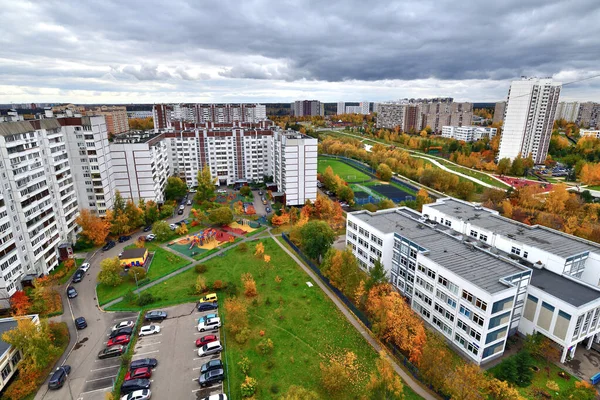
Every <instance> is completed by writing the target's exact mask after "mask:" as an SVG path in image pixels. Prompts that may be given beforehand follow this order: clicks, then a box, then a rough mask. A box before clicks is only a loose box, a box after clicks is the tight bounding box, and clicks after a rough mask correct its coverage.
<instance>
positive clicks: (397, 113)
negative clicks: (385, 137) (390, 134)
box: [376, 103, 408, 129]
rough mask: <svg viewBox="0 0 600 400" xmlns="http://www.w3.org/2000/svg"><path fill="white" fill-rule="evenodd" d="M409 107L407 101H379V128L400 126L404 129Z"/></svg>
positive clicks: (377, 124)
mask: <svg viewBox="0 0 600 400" xmlns="http://www.w3.org/2000/svg"><path fill="white" fill-rule="evenodd" d="M407 107H408V104H406V103H378V104H377V123H376V126H377V128H387V129H394V128H395V127H397V126H399V127H400V128H401V129H403V128H404V118H405V117H406V108H407Z"/></svg>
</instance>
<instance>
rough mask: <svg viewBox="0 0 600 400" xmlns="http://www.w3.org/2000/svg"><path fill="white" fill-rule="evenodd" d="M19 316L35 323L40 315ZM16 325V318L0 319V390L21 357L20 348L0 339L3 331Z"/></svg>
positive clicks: (38, 320) (13, 371)
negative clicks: (0, 377)
mask: <svg viewBox="0 0 600 400" xmlns="http://www.w3.org/2000/svg"><path fill="white" fill-rule="evenodd" d="M19 318H29V319H31V321H32V322H33V323H34V324H36V325H39V323H40V317H39V316H38V315H37V314H34V315H24V316H23V317H19ZM16 327H17V319H16V318H15V317H9V318H2V319H0V372H1V376H2V379H0V392H1V391H2V390H4V388H5V387H6V385H8V383H9V381H10V379H11V378H12V377H13V375H14V374H15V372H16V371H17V366H18V365H19V362H21V359H22V358H23V353H22V352H21V351H20V350H18V349H17V348H15V347H13V346H12V345H10V344H9V343H6V342H5V341H3V340H2V339H1V338H2V334H3V333H4V332H8V331H10V330H13V329H15V328H16Z"/></svg>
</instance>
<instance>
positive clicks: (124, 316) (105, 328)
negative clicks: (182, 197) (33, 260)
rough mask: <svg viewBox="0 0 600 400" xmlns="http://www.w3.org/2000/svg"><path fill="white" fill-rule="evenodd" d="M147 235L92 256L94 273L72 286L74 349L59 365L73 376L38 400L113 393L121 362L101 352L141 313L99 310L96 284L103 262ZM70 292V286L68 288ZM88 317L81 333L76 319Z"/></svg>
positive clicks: (68, 304) (68, 303)
mask: <svg viewBox="0 0 600 400" xmlns="http://www.w3.org/2000/svg"><path fill="white" fill-rule="evenodd" d="M190 209H191V207H189V206H188V207H186V210H185V213H184V215H175V218H169V219H168V220H167V222H169V223H173V222H176V221H179V220H181V219H184V218H187V215H189V212H190ZM146 234H147V233H144V232H141V231H139V232H136V233H134V234H132V235H131V237H132V238H131V239H130V240H128V241H127V242H125V243H117V245H116V246H115V247H113V248H112V249H110V250H109V251H107V252H102V251H101V250H100V251H97V252H96V253H94V254H91V255H90V256H88V259H86V262H89V263H90V264H91V267H90V269H89V270H88V272H87V273H86V275H85V277H84V278H83V280H82V281H81V282H80V283H75V284H72V285H73V286H74V287H75V288H76V289H77V292H78V296H77V297H76V298H74V299H70V300H68V299H66V293H63V304H64V305H65V307H64V310H65V311H64V314H63V316H62V320H63V321H67V324H68V326H69V333H70V335H71V338H76V340H74V341H73V340H72V342H73V343H74V346H71V345H70V346H69V348H67V351H66V355H64V356H63V361H61V362H60V363H59V364H60V365H62V364H67V365H70V366H71V368H72V371H71V374H70V375H69V379H68V381H67V383H68V384H65V386H64V387H62V388H61V389H59V390H48V385H47V382H45V383H44V385H43V386H42V387H41V388H40V390H39V391H38V393H37V395H36V396H35V400H65V399H70V400H104V398H105V393H106V392H108V391H110V390H112V385H113V378H114V377H115V376H116V375H117V373H118V371H119V367H118V365H119V363H120V359H119V358H118V357H116V358H112V359H106V360H98V352H99V351H100V350H102V349H103V348H104V347H105V344H106V341H107V340H108V336H107V335H108V333H109V332H110V328H111V327H112V326H113V325H115V324H116V323H118V322H121V321H125V320H133V321H135V319H136V318H137V313H132V312H130V313H109V312H104V311H102V310H101V309H100V308H99V307H98V303H97V300H96V290H95V288H96V282H97V280H96V279H97V276H98V273H99V272H100V262H101V261H102V260H103V259H105V258H110V257H116V256H118V255H119V253H120V252H122V251H123V248H124V247H125V246H127V245H130V244H132V243H134V242H135V240H136V239H137V238H138V237H139V236H142V235H146ZM65 290H66V286H65ZM77 317H85V319H86V320H87V323H88V327H87V328H85V329H83V330H81V331H77V330H76V329H75V325H74V322H73V319H74V318H77Z"/></svg>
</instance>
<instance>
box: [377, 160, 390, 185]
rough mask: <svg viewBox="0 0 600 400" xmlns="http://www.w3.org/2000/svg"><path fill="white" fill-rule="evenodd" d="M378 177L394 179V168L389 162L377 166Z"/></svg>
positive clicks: (384, 179)
mask: <svg viewBox="0 0 600 400" xmlns="http://www.w3.org/2000/svg"><path fill="white" fill-rule="evenodd" d="M377 178H379V179H381V180H382V181H386V182H389V181H390V179H392V169H391V168H390V167H389V166H388V165H387V164H383V163H381V164H379V166H378V167H377Z"/></svg>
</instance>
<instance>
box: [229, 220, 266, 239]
mask: <svg viewBox="0 0 600 400" xmlns="http://www.w3.org/2000/svg"><path fill="white" fill-rule="evenodd" d="M259 226H260V224H259V223H258V222H254V221H248V220H245V219H244V220H241V221H237V222H235V221H234V222H232V223H231V224H229V225H225V226H224V227H223V228H221V229H223V230H224V231H225V232H231V233H235V234H238V235H245V234H247V233H250V232H254V231H255V230H256V229H257V228H258V227H259Z"/></svg>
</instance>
